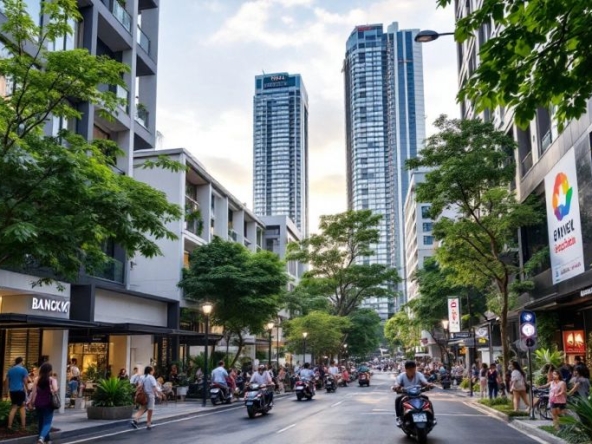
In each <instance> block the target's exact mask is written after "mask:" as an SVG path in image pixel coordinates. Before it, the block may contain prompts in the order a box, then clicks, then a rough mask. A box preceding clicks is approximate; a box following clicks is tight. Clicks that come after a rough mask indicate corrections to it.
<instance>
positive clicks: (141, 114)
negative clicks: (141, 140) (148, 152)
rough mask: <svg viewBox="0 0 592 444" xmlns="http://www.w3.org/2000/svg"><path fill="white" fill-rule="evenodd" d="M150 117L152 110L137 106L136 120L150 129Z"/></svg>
mask: <svg viewBox="0 0 592 444" xmlns="http://www.w3.org/2000/svg"><path fill="white" fill-rule="evenodd" d="M149 118H150V112H149V111H148V110H147V109H146V108H144V107H140V108H138V107H136V122H138V123H139V124H140V125H142V126H143V127H144V128H146V129H148V122H149Z"/></svg>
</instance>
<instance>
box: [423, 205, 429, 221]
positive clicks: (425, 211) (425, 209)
mask: <svg viewBox="0 0 592 444" xmlns="http://www.w3.org/2000/svg"><path fill="white" fill-rule="evenodd" d="M421 217H423V218H424V219H429V218H430V206H429V205H422V206H421Z"/></svg>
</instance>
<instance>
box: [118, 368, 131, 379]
mask: <svg viewBox="0 0 592 444" xmlns="http://www.w3.org/2000/svg"><path fill="white" fill-rule="evenodd" d="M117 377H118V378H119V380H120V381H127V380H128V379H129V376H128V374H127V370H126V369H125V368H122V369H121V370H119V375H117Z"/></svg>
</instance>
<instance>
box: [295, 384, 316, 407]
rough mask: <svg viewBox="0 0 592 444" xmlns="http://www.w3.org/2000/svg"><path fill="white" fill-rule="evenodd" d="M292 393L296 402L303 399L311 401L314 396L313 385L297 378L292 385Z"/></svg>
mask: <svg viewBox="0 0 592 444" xmlns="http://www.w3.org/2000/svg"><path fill="white" fill-rule="evenodd" d="M294 391H295V392H296V398H297V399H298V401H302V399H303V398H306V399H312V397H313V396H314V395H315V389H314V383H313V382H312V381H307V380H303V379H300V378H298V379H297V380H296V383H295V384H294Z"/></svg>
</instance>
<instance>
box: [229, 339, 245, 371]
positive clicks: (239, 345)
mask: <svg viewBox="0 0 592 444" xmlns="http://www.w3.org/2000/svg"><path fill="white" fill-rule="evenodd" d="M237 336H238V350H237V351H236V355H234V359H233V360H232V364H230V365H229V366H228V368H232V367H234V364H236V361H237V360H238V358H239V356H240V354H241V352H242V351H243V346H244V344H243V335H242V334H241V333H238V335H237Z"/></svg>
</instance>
